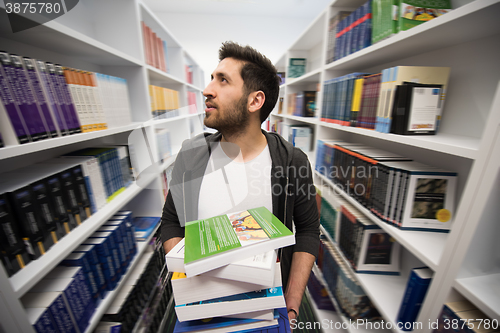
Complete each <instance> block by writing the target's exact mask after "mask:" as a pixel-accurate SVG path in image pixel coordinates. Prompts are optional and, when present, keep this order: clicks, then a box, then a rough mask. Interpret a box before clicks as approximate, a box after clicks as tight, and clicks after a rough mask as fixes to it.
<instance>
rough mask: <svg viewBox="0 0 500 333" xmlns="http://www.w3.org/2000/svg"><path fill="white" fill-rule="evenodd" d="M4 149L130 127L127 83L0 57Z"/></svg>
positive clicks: (14, 57) (10, 56)
mask: <svg viewBox="0 0 500 333" xmlns="http://www.w3.org/2000/svg"><path fill="white" fill-rule="evenodd" d="M0 84H1V86H2V90H1V94H0V132H1V133H2V142H3V144H4V145H6V146H7V145H15V144H23V143H28V142H34V141H38V140H44V139H47V138H53V137H59V136H65V135H70V134H75V133H81V132H89V131H94V130H102V129H106V128H108V127H116V126H123V125H126V124H129V123H130V122H131V116H130V105H129V100H128V92H127V81H126V80H124V79H121V78H117V77H112V76H108V75H104V74H99V73H92V72H88V71H81V70H76V69H71V68H66V67H62V66H60V65H57V64H53V63H50V62H44V61H42V60H38V59H32V58H28V57H21V56H18V55H15V54H9V53H7V52H0Z"/></svg>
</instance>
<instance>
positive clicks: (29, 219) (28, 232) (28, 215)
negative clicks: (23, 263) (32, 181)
mask: <svg viewBox="0 0 500 333" xmlns="http://www.w3.org/2000/svg"><path fill="white" fill-rule="evenodd" d="M9 199H10V202H11V207H12V210H13V212H14V214H15V216H16V220H17V222H18V223H19V226H20V231H21V235H22V238H23V241H24V243H25V245H26V251H27V252H28V254H29V255H30V258H31V259H33V260H34V259H37V258H39V257H40V256H41V255H43V254H45V248H44V245H43V244H44V240H45V237H44V236H45V235H44V232H43V229H42V226H41V223H40V220H39V218H38V215H37V210H36V207H35V201H34V198H33V193H32V192H31V190H30V188H29V187H27V186H25V187H23V188H20V189H17V190H15V191H13V192H10V193H9Z"/></svg>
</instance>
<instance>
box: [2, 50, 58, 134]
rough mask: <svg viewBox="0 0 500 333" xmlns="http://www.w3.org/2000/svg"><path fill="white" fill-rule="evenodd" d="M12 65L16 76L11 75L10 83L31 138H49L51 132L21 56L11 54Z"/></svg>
mask: <svg viewBox="0 0 500 333" xmlns="http://www.w3.org/2000/svg"><path fill="white" fill-rule="evenodd" d="M10 59H11V65H12V67H13V68H14V73H15V76H10V77H9V80H10V84H11V87H12V88H13V90H14V92H13V93H14V97H16V98H17V101H18V103H19V109H20V110H21V113H22V114H23V117H24V121H25V122H26V125H28V129H29V131H30V135H31V139H32V140H33V141H37V140H43V139H47V138H48V137H49V134H48V133H47V129H46V128H45V126H44V125H43V120H42V117H41V116H40V112H39V111H38V105H37V104H36V100H35V95H34V94H33V90H32V89H31V86H30V82H29V78H28V75H27V73H26V70H25V69H24V66H23V62H22V59H21V57H20V56H18V55H16V54H11V55H10Z"/></svg>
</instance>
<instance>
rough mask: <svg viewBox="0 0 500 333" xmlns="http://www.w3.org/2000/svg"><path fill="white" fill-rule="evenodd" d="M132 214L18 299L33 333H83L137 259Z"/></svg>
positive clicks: (107, 225)
mask: <svg viewBox="0 0 500 333" xmlns="http://www.w3.org/2000/svg"><path fill="white" fill-rule="evenodd" d="M131 221H132V212H130V211H122V212H118V213H117V214H116V215H114V216H113V217H112V218H110V219H109V220H108V221H106V222H104V223H103V225H102V226H101V227H100V229H98V230H97V231H96V232H94V233H93V234H92V235H91V236H90V237H89V238H87V239H86V240H84V241H83V242H82V243H81V245H80V246H79V247H77V248H76V249H75V250H74V251H73V252H72V253H70V254H69V255H67V256H66V257H65V258H64V259H63V260H62V261H61V263H60V265H59V266H57V267H55V268H54V269H53V270H52V271H51V272H49V273H48V274H47V275H46V276H45V277H44V278H43V279H42V280H40V281H39V282H38V283H37V284H36V285H35V286H33V287H32V288H31V289H30V291H29V292H27V293H26V294H25V295H24V296H23V297H22V298H21V303H22V305H23V307H24V309H25V311H26V313H27V315H28V318H29V320H30V323H31V324H32V325H33V327H34V328H35V330H36V331H37V332H75V333H77V332H84V331H85V330H86V328H87V327H88V325H89V321H90V319H91V318H92V316H93V314H94V312H95V310H96V307H97V306H98V305H99V304H100V302H101V301H102V300H103V299H104V298H105V297H106V295H107V293H108V292H109V291H111V290H114V289H115V288H116V286H117V283H118V281H120V278H121V276H122V275H123V274H124V273H125V271H126V270H127V267H128V266H129V264H130V262H131V260H132V259H133V257H134V256H135V255H136V253H137V245H136V241H135V237H134V230H133V226H132V223H131Z"/></svg>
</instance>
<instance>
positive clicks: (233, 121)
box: [204, 94, 250, 136]
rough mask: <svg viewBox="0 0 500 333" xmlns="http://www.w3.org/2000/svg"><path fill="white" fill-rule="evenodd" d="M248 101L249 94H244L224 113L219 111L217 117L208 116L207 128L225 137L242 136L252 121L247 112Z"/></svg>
mask: <svg viewBox="0 0 500 333" xmlns="http://www.w3.org/2000/svg"><path fill="white" fill-rule="evenodd" d="M247 100H248V94H244V96H242V97H241V98H240V99H239V100H238V101H236V102H235V103H234V104H233V105H232V106H230V107H228V108H225V109H224V110H222V111H223V113H221V110H219V109H217V111H216V112H217V115H213V114H208V115H206V116H205V120H204V124H205V126H207V127H210V128H213V129H216V130H218V131H219V132H221V133H222V135H224V136H234V135H238V134H240V133H241V132H243V131H244V130H245V128H246V127H247V125H248V122H249V120H250V114H249V112H248V110H247ZM214 116H215V117H214Z"/></svg>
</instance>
